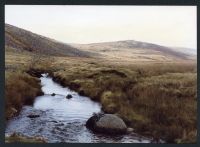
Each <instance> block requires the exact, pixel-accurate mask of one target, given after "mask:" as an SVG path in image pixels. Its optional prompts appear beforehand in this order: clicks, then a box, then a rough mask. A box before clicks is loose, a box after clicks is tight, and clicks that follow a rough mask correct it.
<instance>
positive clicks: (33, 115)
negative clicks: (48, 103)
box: [27, 114, 40, 118]
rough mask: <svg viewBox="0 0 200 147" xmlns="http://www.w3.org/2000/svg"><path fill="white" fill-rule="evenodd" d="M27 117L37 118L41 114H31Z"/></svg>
mask: <svg viewBox="0 0 200 147" xmlns="http://www.w3.org/2000/svg"><path fill="white" fill-rule="evenodd" d="M27 117H29V118H36V117H40V115H38V114H29V115H28V116H27Z"/></svg>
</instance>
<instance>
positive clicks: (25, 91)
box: [5, 72, 42, 120]
mask: <svg viewBox="0 0 200 147" xmlns="http://www.w3.org/2000/svg"><path fill="white" fill-rule="evenodd" d="M39 82H40V81H39V80H38V79H36V78H33V77H31V76H29V75H27V74H25V73H22V72H6V83H5V98H6V105H5V108H6V109H5V110H6V116H5V117H6V120H8V119H10V118H12V117H13V116H15V115H16V114H18V113H19V111H20V110H21V108H22V106H23V105H24V104H27V105H31V104H32V103H33V101H34V98H35V97H36V96H37V95H41V94H42V91H41V86H40V84H39Z"/></svg>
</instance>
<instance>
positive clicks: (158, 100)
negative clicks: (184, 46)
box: [53, 61, 197, 143]
mask: <svg viewBox="0 0 200 147" xmlns="http://www.w3.org/2000/svg"><path fill="white" fill-rule="evenodd" d="M86 63H88V62H87V61H86V62H83V63H82V64H81V65H74V66H73V67H70V63H69V62H68V64H65V66H64V67H66V68H65V69H64V70H58V71H56V72H54V73H53V77H54V79H57V81H58V82H59V81H62V85H64V86H69V87H70V88H71V89H74V90H76V91H77V92H79V93H80V94H83V95H86V96H89V97H91V99H93V100H96V101H99V102H100V103H101V104H102V109H103V110H104V111H105V112H106V113H116V114H118V115H119V116H121V117H122V118H123V119H124V120H125V122H126V123H127V124H128V125H129V126H131V127H134V128H135V130H136V131H137V132H139V133H141V134H144V135H149V136H153V137H154V138H162V139H164V140H165V141H167V142H177V143H183V142H196V134H195V132H196V126H197V111H196V110H197V106H196V105H197V93H196V91H197V74H196V64H190V63H185V64H183V63H182V64H181V63H173V64H171V63H163V64H141V65H128V66H124V65H118V66H115V65H109V64H108V65H105V64H102V65H101V64H98V66H92V67H91V66H90V65H89V64H86ZM73 64H74V63H73ZM93 65H96V64H93Z"/></svg>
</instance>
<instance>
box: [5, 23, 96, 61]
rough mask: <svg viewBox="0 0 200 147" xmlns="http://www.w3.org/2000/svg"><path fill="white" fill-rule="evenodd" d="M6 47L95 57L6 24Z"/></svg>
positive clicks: (35, 51)
mask: <svg viewBox="0 0 200 147" xmlns="http://www.w3.org/2000/svg"><path fill="white" fill-rule="evenodd" d="M5 46H6V47H8V48H10V49H11V50H15V51H28V52H32V53H41V54H49V55H57V56H78V57H90V56H94V53H89V52H87V51H81V50H78V49H76V48H74V47H72V46H70V45H68V44H65V43H61V42H58V41H56V40H53V39H50V38H47V37H44V36H41V35H38V34H35V33H32V32H30V31H26V30H24V29H21V28H18V27H15V26H12V25H9V24H5Z"/></svg>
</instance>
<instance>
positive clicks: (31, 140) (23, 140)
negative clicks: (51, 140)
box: [5, 133, 46, 143]
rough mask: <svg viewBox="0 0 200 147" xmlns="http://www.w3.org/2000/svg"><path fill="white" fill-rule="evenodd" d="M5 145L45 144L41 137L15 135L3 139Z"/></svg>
mask: <svg viewBox="0 0 200 147" xmlns="http://www.w3.org/2000/svg"><path fill="white" fill-rule="evenodd" d="M5 142H6V143H46V141H45V139H43V138H41V137H27V136H22V135H19V134H16V133H13V134H12V135H10V136H6V137H5Z"/></svg>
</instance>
